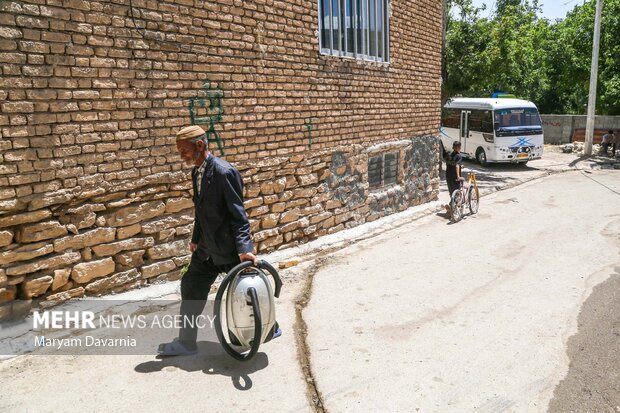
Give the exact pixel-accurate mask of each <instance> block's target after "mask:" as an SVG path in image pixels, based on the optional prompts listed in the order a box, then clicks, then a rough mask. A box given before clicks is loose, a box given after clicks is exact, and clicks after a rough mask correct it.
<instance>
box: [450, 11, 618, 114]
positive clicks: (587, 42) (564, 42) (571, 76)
mask: <svg viewBox="0 0 620 413" xmlns="http://www.w3.org/2000/svg"><path fill="white" fill-rule="evenodd" d="M447 8H448V18H447V23H446V44H445V48H444V72H443V73H444V96H471V97H474V96H477V97H480V96H490V95H491V93H493V91H494V90H496V89H501V90H504V91H506V92H509V93H513V94H515V95H517V96H519V97H522V98H524V99H528V100H531V101H533V102H535V103H536V104H537V105H538V107H539V108H540V110H541V112H543V113H569V114H582V113H585V105H586V104H587V101H588V88H589V82H590V65H591V58H592V38H593V31H594V13H595V8H596V1H595V0H586V1H585V3H584V4H583V5H578V6H576V7H575V8H574V9H573V10H572V11H571V12H570V13H568V15H567V16H566V18H564V19H561V20H558V21H554V22H551V21H549V20H547V19H545V18H543V17H541V8H540V6H539V3H538V0H497V1H496V2H495V8H494V10H491V11H487V10H485V9H484V8H477V7H474V6H473V4H472V1H471V0H447ZM483 15H484V16H483ZM599 53H600V59H599V78H598V90H597V113H599V114H610V115H620V0H604V8H603V18H602V24H601V43H600V52H599Z"/></svg>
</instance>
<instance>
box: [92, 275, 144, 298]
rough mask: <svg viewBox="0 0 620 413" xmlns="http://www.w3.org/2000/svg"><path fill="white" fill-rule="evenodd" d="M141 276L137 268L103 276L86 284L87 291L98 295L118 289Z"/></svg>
mask: <svg viewBox="0 0 620 413" xmlns="http://www.w3.org/2000/svg"><path fill="white" fill-rule="evenodd" d="M139 278H140V273H139V272H138V270H136V269H133V270H129V271H123V272H119V273H116V274H114V275H112V276H111V277H106V278H102V279H100V280H96V281H93V282H92V283H90V284H88V285H87V286H86V293H88V294H94V295H98V294H101V293H103V292H106V291H110V290H113V289H116V288H118V287H120V286H122V285H125V284H128V283H131V282H133V281H135V280H137V279H139Z"/></svg>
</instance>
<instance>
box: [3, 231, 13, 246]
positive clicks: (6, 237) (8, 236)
mask: <svg viewBox="0 0 620 413" xmlns="http://www.w3.org/2000/svg"><path fill="white" fill-rule="evenodd" d="M14 235H15V234H14V233H13V232H11V231H8V230H4V231H0V247H6V246H7V245H10V244H11V243H12V242H13V236H14Z"/></svg>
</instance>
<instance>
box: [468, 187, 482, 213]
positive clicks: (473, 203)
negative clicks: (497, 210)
mask: <svg viewBox="0 0 620 413" xmlns="http://www.w3.org/2000/svg"><path fill="white" fill-rule="evenodd" d="M467 204H468V206H469V212H470V213H471V214H472V215H473V214H475V213H476V212H478V206H479V205H480V194H479V193H478V188H474V187H473V186H472V187H471V188H470V189H469V191H468V194H467Z"/></svg>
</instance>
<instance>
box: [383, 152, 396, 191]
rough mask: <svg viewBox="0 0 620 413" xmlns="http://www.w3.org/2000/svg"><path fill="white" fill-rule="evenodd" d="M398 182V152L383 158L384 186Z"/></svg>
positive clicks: (387, 154)
mask: <svg viewBox="0 0 620 413" xmlns="http://www.w3.org/2000/svg"><path fill="white" fill-rule="evenodd" d="M396 181H398V152H396V153H386V154H385V155H384V158H383V185H389V184H395V183H396Z"/></svg>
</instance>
